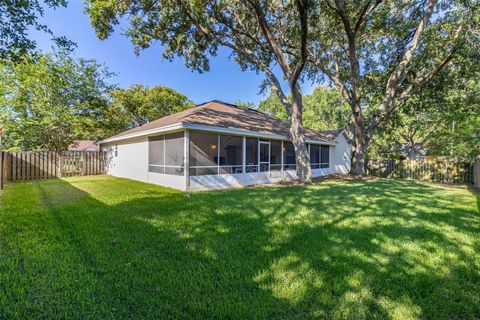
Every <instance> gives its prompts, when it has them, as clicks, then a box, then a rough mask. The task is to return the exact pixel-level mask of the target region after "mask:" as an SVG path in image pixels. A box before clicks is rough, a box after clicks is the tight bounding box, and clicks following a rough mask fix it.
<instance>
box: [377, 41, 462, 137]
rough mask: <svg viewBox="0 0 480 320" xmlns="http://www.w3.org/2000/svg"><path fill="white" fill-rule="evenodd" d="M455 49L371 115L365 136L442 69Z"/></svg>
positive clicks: (450, 58) (450, 59)
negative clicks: (394, 99)
mask: <svg viewBox="0 0 480 320" xmlns="http://www.w3.org/2000/svg"><path fill="white" fill-rule="evenodd" d="M454 53H455V50H452V51H450V52H449V53H448V54H447V55H446V56H445V58H444V59H443V60H442V62H440V63H439V64H438V65H437V66H436V67H435V68H434V69H433V70H431V71H430V72H428V73H427V74H425V75H423V76H421V77H419V78H418V79H417V80H416V81H414V82H413V83H411V84H410V85H409V86H408V87H407V88H406V89H405V90H404V91H403V92H402V93H401V94H400V96H399V97H398V99H397V100H396V101H395V103H392V104H391V105H390V107H389V108H388V109H384V111H382V112H381V113H379V112H377V113H376V114H375V115H373V116H372V120H371V121H370V125H369V126H368V129H367V136H368V137H369V138H371V137H372V136H373V133H374V131H375V129H376V128H377V126H378V124H379V123H380V121H381V120H382V119H385V118H388V117H389V116H390V115H391V114H392V113H393V112H395V111H396V110H398V109H399V108H401V107H402V106H403V105H404V104H405V103H406V102H407V100H408V99H409V98H410V97H411V96H412V95H413V94H415V93H417V92H419V91H420V90H422V89H423V88H424V87H425V85H427V84H428V83H429V82H430V81H431V80H432V79H433V78H434V77H435V76H436V75H437V74H438V73H440V71H442V69H444V68H445V67H446V66H447V65H448V64H449V63H450V62H451V61H452V60H453V58H454Z"/></svg>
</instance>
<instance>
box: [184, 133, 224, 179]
mask: <svg viewBox="0 0 480 320" xmlns="http://www.w3.org/2000/svg"><path fill="white" fill-rule="evenodd" d="M211 174H218V135H217V134H211V133H203V132H192V131H191V132H190V175H191V176H203V175H211Z"/></svg>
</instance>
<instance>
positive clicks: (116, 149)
mask: <svg viewBox="0 0 480 320" xmlns="http://www.w3.org/2000/svg"><path fill="white" fill-rule="evenodd" d="M115 157H118V144H116V145H115Z"/></svg>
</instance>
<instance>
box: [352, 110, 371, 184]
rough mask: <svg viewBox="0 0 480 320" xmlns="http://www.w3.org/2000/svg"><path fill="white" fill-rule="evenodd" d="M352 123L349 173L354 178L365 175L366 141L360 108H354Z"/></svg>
mask: <svg viewBox="0 0 480 320" xmlns="http://www.w3.org/2000/svg"><path fill="white" fill-rule="evenodd" d="M352 109H354V112H353V122H354V125H355V127H354V132H353V145H352V149H353V150H352V152H353V157H352V169H351V173H352V174H353V175H356V176H364V175H365V156H366V153H367V147H368V140H367V135H366V133H365V125H364V121H363V117H362V114H361V111H360V106H359V105H358V106H354V107H353V108H352Z"/></svg>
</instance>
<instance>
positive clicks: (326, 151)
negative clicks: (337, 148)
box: [320, 146, 330, 168]
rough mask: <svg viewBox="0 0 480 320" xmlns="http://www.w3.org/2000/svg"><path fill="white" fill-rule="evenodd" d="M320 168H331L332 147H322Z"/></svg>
mask: <svg viewBox="0 0 480 320" xmlns="http://www.w3.org/2000/svg"><path fill="white" fill-rule="evenodd" d="M320 160H321V163H320V168H329V167H330V146H321V159H320Z"/></svg>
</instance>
